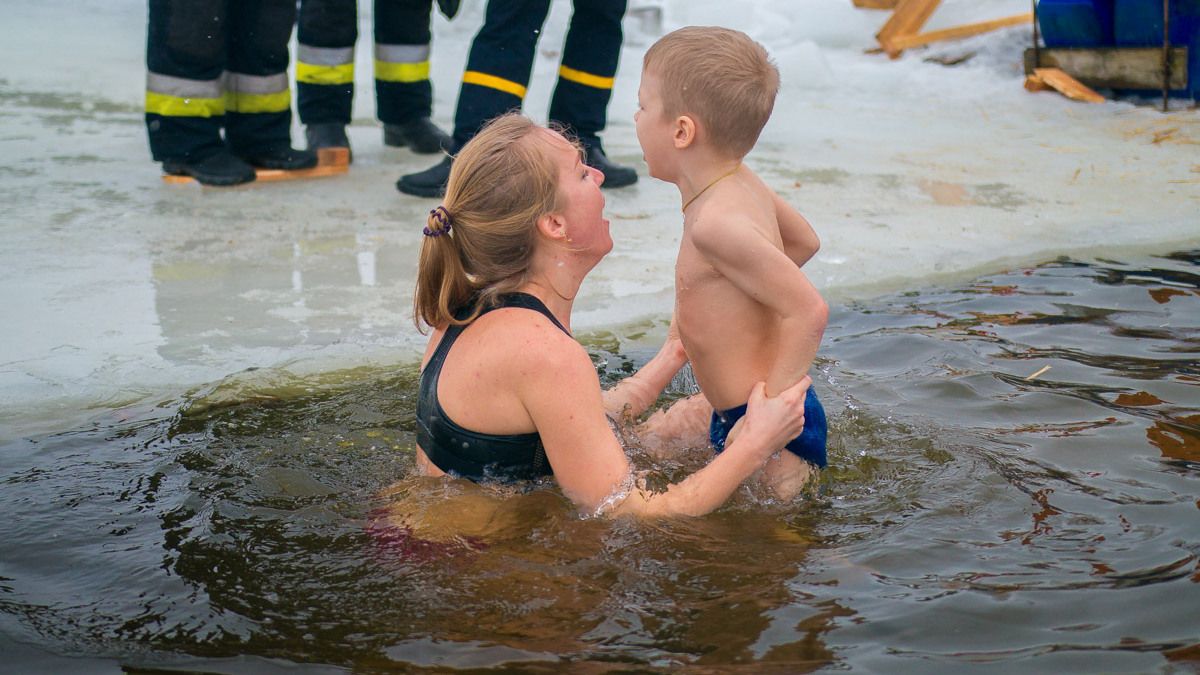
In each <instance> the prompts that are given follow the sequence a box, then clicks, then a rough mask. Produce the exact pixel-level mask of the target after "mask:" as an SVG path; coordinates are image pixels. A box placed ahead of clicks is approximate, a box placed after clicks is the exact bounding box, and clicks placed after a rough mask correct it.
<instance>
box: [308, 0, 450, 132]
mask: <svg viewBox="0 0 1200 675" xmlns="http://www.w3.org/2000/svg"><path fill="white" fill-rule="evenodd" d="M432 7H433V3H432V0H375V3H374V20H375V101H376V114H377V116H378V117H379V120H380V121H381V122H383V123H384V124H404V123H406V122H411V121H412V120H415V119H418V118H421V117H429V116H430V111H431V110H432V106H433V90H432V87H431V86H430V84H429V41H430V31H429V18H430V13H431V12H432ZM298 38H299V42H300V51H299V53H298V55H297V59H296V90H297V108H298V109H299V112H300V121H301V122H303V123H304V124H325V123H338V124H349V123H350V112H351V104H352V102H353V100H354V43H355V42H356V41H357V39H358V3H357V0H301V2H300V29H299V33H298Z"/></svg>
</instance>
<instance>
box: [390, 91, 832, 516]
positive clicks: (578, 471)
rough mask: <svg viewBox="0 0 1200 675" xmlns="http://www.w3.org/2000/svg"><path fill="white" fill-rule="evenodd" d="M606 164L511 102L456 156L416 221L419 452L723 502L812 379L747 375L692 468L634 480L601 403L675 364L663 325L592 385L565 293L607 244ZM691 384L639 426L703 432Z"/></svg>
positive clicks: (669, 371) (690, 501)
mask: <svg viewBox="0 0 1200 675" xmlns="http://www.w3.org/2000/svg"><path fill="white" fill-rule="evenodd" d="M602 182H604V174H602V173H600V172H599V171H597V170H596V169H593V168H591V167H589V166H587V165H586V164H584V163H583V161H582V156H581V154H580V150H579V148H578V147H577V146H575V145H573V144H572V143H571V142H570V141H568V140H567V139H566V138H564V137H563V136H562V135H560V134H559V133H557V132H555V131H552V130H550V129H547V128H544V127H540V126H538V125H536V124H534V123H533V122H531V121H530V120H528V119H527V118H525V117H522V116H520V115H516V114H511V115H506V116H504V117H501V118H498V119H497V120H495V121H493V122H491V123H490V124H489V125H488V126H487V127H486V128H485V129H484V130H483V131H482V132H480V133H479V134H478V135H476V136H475V138H474V139H472V140H471V142H470V143H468V144H467V145H466V146H465V147H464V148H463V149H462V151H461V152H460V153H459V154H458V155H457V157H456V158H455V161H454V167H453V170H452V171H451V173H450V182H449V184H448V186H447V189H446V196H445V199H444V201H443V203H442V205H440V206H438V207H437V208H435V209H434V210H433V211H431V212H430V216H429V219H428V223H427V226H426V227H425V229H424V234H425V242H424V244H423V246H422V248H421V256H420V263H419V269H418V274H417V286H416V293H415V299H414V312H415V317H416V320H417V321H418V325H420V324H421V323H423V324H425V325H427V326H430V327H432V328H434V330H433V334H432V335H431V336H430V339H429V346H428V348H427V349H426V352H425V357H424V363H423V366H422V373H421V385H420V393H419V399H418V404H417V444H418V449H417V465H418V468H419V471H420V472H422V473H424V474H426V475H430V476H439V475H443V474H447V473H448V474H452V475H457V476H461V477H464V478H468V479H470V480H473V481H477V482H478V481H489V480H499V481H511V480H522V479H529V478H536V477H540V476H548V475H553V476H554V478H555V480H556V481H557V482H558V484H559V486H560V487H561V489H562V491H563V493H564V494H565V495H566V496H567V497H568V498H569V499H571V500H572V501H573V502H574V503H575V504H576V505H577V506H578V507H580V508H581V509H583V510H585V511H587V512H591V513H596V512H600V511H603V512H605V513H616V514H620V513H634V514H643V515H701V514H704V513H707V512H709V511H711V510H713V509H715V508H717V507H718V506H720V505H721V504H723V503H724V502H725V500H726V499H728V498H729V496H730V495H731V494H732V493H733V491H734V490H735V489H736V488H737V487H738V486H739V485H740V484H741V483H742V482H743V481H744V480H746V479H747V478H748V477H750V475H751V474H753V473H754V472H755V471H756V470H758V469H759V468H760V467H762V465H763V464H764V463H765V462H766V460H767V459H768V458H769V457H770V456H771V454H772V453H773V452H774V451H775V450H777V449H779V448H781V447H783V446H784V444H785V443H786V442H787V441H788V440H789V439H791V438H794V437H795V436H796V435H798V434H799V433H800V431H801V430H802V429H803V427H804V397H805V391H806V389H807V388H808V385H809V384H810V381H809V380H808V378H805V380H803V381H802V382H800V383H799V384H797V385H796V386H795V387H792V388H791V389H789V390H787V391H785V392H784V393H782V394H781V395H780V396H778V397H775V398H766V397H765V396H764V395H763V392H762V384H761V383H760V384H759V385H758V386H756V387H755V390H754V392H753V394H752V396H751V398H750V403H749V406H750V409H749V412H748V414H747V416H746V418H745V421H744V424H743V427H742V429H741V430H740V433H739V434H738V435H737V436H736V438H735V439H734V440H733V441H732V442H731V443H730V445H729V446H728V448H727V449H726V450H725V452H723V453H721V454H720V455H718V456H717V457H715V458H714V459H713V460H712V461H711V462H709V463H708V465H707V466H705V467H704V468H703V469H701V470H699V471H697V472H695V473H694V474H692V475H691V476H689V477H687V478H686V479H685V480H683V481H680V482H679V483H676V484H673V485H671V486H670V487H669V488H668V489H667V490H665V491H662V492H653V493H652V492H647V491H643V490H633V489H631V487H632V478H631V469H630V464H629V461H628V459H627V458H626V456H625V453H624V451H623V449H622V447H621V445H620V443H619V442H618V440H617V438H616V437H615V435H614V433H613V431H612V429H611V428H610V427H609V424H608V421H607V419H606V414H610V415H627V416H637V415H640V414H641V413H643V412H644V411H645V410H646V409H647V408H648V407H649V406H650V405H651V404H652V403H653V402H654V401H655V399H656V398H657V397H658V395H659V394H660V393H661V391H662V390H663V388H664V387H665V386H666V385H667V383H668V382H670V380H671V378H672V377H673V376H674V375H675V373H676V372H677V371H678V370H679V369H680V368H681V367H682V366H683V365H684V364H685V363H686V361H687V355H686V354H685V353H684V350H683V346H682V345H681V344H680V342H679V339H678V337H677V336H676V335H675V334H674V331H673V330H672V331H671V334H670V335H669V336H668V339H667V341H666V343H665V344H664V345H663V347H662V349H661V350H660V351H659V352H658V354H657V355H656V356H655V357H654V358H652V359H651V360H650V361H649V362H648V363H647V364H646V365H645V366H644V367H642V369H641V370H639V371H638V373H636V374H635V375H633V376H631V377H629V378H626V379H625V380H623V381H622V382H621V383H619V384H618V385H617V386H615V387H614V388H612V389H610V390H608V391H606V392H602V391H601V388H600V381H599V378H598V377H597V375H596V371H595V368H594V366H593V365H592V361H591V359H590V358H589V357H588V354H587V352H586V351H585V350H584V348H583V346H582V345H580V344H579V343H578V342H576V341H575V340H574V338H572V337H571V332H570V331H571V308H572V304H573V301H574V299H575V295H576V293H577V292H578V290H579V287H580V285H581V284H582V283H583V279H584V277H585V276H587V274H588V272H590V271H591V270H592V268H593V267H595V266H596V264H597V263H598V262H600V260H601V258H603V257H604V256H605V255H606V254H607V253H608V252H609V251H610V250H611V249H612V238H611V237H610V235H609V228H608V221H607V220H605V218H604V216H603V210H604V196H603V194H601V192H600V184H601V183H602ZM706 405H707V404H706V403H704V401H703V399H702V398H700V397H693V398H692V399H685V400H684V401H681V402H679V403H677V404H676V405H675V406H674V407H673V408H672V409H671V410H669V411H667V413H666V414H661V413H660V414H658V415H656V416H655V417H653V418H651V420H649V421H648V422H647V423H646V425H644V426H645V427H646V430H647V431H648V432H650V433H657V434H658V435H659V436H660V437H668V436H669V437H676V438H678V437H680V436H682V435H683V432H684V431H686V432H687V433H688V434H691V435H693V436H695V437H697V438H700V437H702V434H703V430H704V429H705V428H706V425H707V419H708V418H707V416H708V414H709V413H710V412H711V409H708V408H707V407H705V406H706Z"/></svg>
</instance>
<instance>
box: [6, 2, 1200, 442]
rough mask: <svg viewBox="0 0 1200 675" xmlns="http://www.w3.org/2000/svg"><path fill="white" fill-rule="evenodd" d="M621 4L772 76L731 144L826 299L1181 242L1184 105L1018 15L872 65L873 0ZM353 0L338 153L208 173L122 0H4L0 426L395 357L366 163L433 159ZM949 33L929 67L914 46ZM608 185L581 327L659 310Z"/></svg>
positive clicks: (631, 95)
mask: <svg viewBox="0 0 1200 675" xmlns="http://www.w3.org/2000/svg"><path fill="white" fill-rule="evenodd" d="M361 4H363V5H369V3H361ZM464 4H465V7H464V10H463V12H462V14H461V15H460V17H459V18H458V19H456V20H455V21H453V22H446V21H445V20H444V19H442V18H441V17H437V18H435V22H434V56H433V79H434V89H435V111H434V115H435V118H436V119H437V120H438V121H439V122H440V123H442V124H443V125H444V126H446V127H449V126H450V122H451V117H452V115H453V109H454V102H455V99H456V97H457V93H458V91H457V81H458V78H459V76H460V75H461V72H462V67H463V65H464V62H465V60H466V52H467V49H468V47H469V45H470V39H471V36H472V35H473V34H474V32H475V30H476V29H477V28H478V26H479V24H480V23H481V21H482V2H481V0H468V1H467V2H466V3H464ZM631 4H632V6H634V7H654V6H659V5H661V6H662V10H663V11H662V12H661V23H662V24H663V27H664V28H666V29H670V28H673V27H676V26H680V25H685V24H721V25H726V26H730V27H734V28H739V29H742V30H745V31H746V32H748V33H749V34H750V35H751V36H753V37H755V38H756V39H758V40H760V41H761V42H762V43H763V44H765V45H766V46H767V48H768V49H769V50H770V52H771V53H772V54H773V55H774V57H775V58H776V60H777V61H778V63H779V66H780V69H781V72H782V76H783V91H782V93H781V96H780V99H779V101H778V103H777V106H776V112H775V115H774V118H773V119H772V121H771V123H770V124H769V125H768V127H767V129H766V131H765V133H764V136H763V138H762V141H761V142H760V144H759V146H758V148H757V149H756V150H755V151H754V153H753V154H752V155H751V158H750V163H751V165H752V166H753V167H755V168H756V169H757V170H759V171H760V172H761V174H762V175H763V176H764V177H765V178H766V179H767V180H768V182H770V183H771V184H772V185H774V186H775V187H776V188H777V189H778V190H779V191H780V192H781V193H782V194H784V195H785V196H786V197H787V198H788V199H789V200H791V201H792V202H793V203H794V204H795V205H796V206H797V207H799V208H800V210H801V211H802V212H803V213H805V214H806V215H807V216H808V217H809V219H810V220H811V221H812V222H813V223H814V225H815V226H816V227H817V229H818V232H819V233H820V235H821V236H822V239H823V243H824V247H823V249H822V251H821V253H820V254H819V256H818V257H817V258H816V259H815V260H814V261H813V262H812V263H811V264H810V267H809V268H810V275H811V277H812V278H813V279H814V281H815V282H816V283H817V284H818V286H819V287H820V288H821V289H822V291H823V292H824V293H825V294H826V295H827V296H828V297H829V298H831V299H832V300H833V301H835V302H837V301H845V300H849V299H855V298H864V297H869V296H871V295H875V294H878V293H882V292H887V291H891V290H896V289H901V288H909V287H920V286H926V285H929V284H934V283H941V282H947V281H952V280H955V279H961V278H965V277H968V276H970V275H974V274H978V273H984V272H988V271H994V270H998V269H1001V268H1005V267H1008V266H1012V265H1017V264H1022V263H1029V262H1036V261H1040V260H1044V259H1047V258H1052V257H1055V256H1059V255H1064V254H1070V255H1108V256H1114V257H1120V256H1121V255H1123V254H1124V253H1127V252H1130V251H1134V250H1136V251H1153V252H1161V251H1167V250H1170V249H1173V248H1176V247H1194V246H1196V245H1197V244H1198V243H1200V151H1198V145H1200V117H1198V116H1197V112H1196V110H1195V109H1189V108H1188V107H1187V105H1185V104H1182V103H1178V102H1177V103H1176V104H1175V107H1176V110H1174V111H1173V112H1171V113H1170V114H1166V115H1164V114H1162V113H1161V112H1158V111H1157V110H1156V109H1154V108H1153V107H1150V106H1145V107H1137V106H1134V105H1131V104H1129V103H1123V102H1109V103H1104V104H1100V105H1084V104H1080V103H1074V102H1071V101H1068V100H1066V99H1063V98H1061V97H1059V96H1057V95H1054V94H1045V93H1043V94H1030V93H1027V92H1026V91H1024V89H1023V88H1022V86H1021V84H1022V73H1021V71H1020V59H1021V50H1022V49H1023V48H1024V47H1025V46H1026V45H1027V44H1028V42H1029V39H1030V36H1029V29H1028V28H1013V29H1007V30H1004V31H1001V32H997V33H992V34H988V35H984V36H980V37H976V38H973V39H970V40H967V41H963V42H955V43H947V44H944V45H939V46H936V47H933V48H930V49H927V50H915V51H912V52H909V53H908V54H906V55H905V56H904V57H903V58H901V59H899V60H896V61H890V60H888V59H887V58H886V57H884V56H878V55H868V54H864V49H866V48H868V47H871V46H872V45H873V42H874V40H873V35H874V33H875V32H876V31H877V30H878V28H879V27H880V26H881V25H882V23H883V21H884V20H885V19H886V17H887V13H886V12H876V11H868V10H859V9H855V8H854V7H853V6H852V5H851V3H850V0H773V1H768V0H663V2H661V3H658V2H655V1H654V0H640V1H639V0H634V2H632V3H631ZM363 10H364V12H363V17H362V22H363V30H362V34H363V35H364V39H362V40H360V43H359V58H358V62H359V64H360V65H359V69H358V76H357V80H358V83H359V87H358V95H357V97H356V102H355V116H356V119H355V123H354V125H353V126H352V127H351V130H350V133H351V140H352V143H353V145H354V151H355V162H354V165H353V167H352V169H351V171H350V173H349V174H348V175H346V176H343V177H337V178H331V179H324V180H314V181H309V182H294V183H276V184H268V185H261V186H255V187H250V188H244V189H227V190H219V189H201V188H199V187H196V186H170V185H165V184H163V183H162V182H161V181H160V180H159V168H158V166H157V165H155V164H153V163H152V162H151V161H150V158H149V151H148V149H147V145H146V140H145V129H144V126H143V122H142V113H141V110H142V96H143V84H144V73H145V69H144V49H145V11H146V3H145V2H143V1H142V0H72V1H70V2H67V1H66V0H43V1H42V2H36V3H15V2H10V3H6V8H5V13H6V20H5V21H4V23H3V25H2V26H0V58H2V60H3V63H4V64H5V67H4V71H3V74H2V75H0V149H2V152H0V202H2V203H3V204H4V205H5V207H4V214H3V215H2V216H0V303H2V305H3V316H4V317H5V322H4V323H5V327H4V331H3V334H2V335H0V439H5V438H12V437H15V436H20V435H26V434H30V433H37V432H40V431H47V430H57V429H67V428H72V427H74V426H76V425H78V424H80V423H82V422H84V421H86V420H87V419H88V418H89V417H90V416H93V415H96V414H100V413H107V412H108V411H112V410H114V409H117V408H121V407H124V406H130V405H153V404H154V403H155V402H157V401H160V400H164V399H167V398H177V397H178V396H179V395H181V394H182V393H183V392H186V391H188V390H189V389H190V388H193V387H196V386H199V385H202V384H204V383H209V382H213V381H216V380H219V379H220V378H222V377H224V376H226V375H229V374H231V373H235V372H238V371H242V370H244V369H247V368H252V367H266V368H272V369H281V370H285V371H292V372H295V371H300V372H306V373H309V372H325V371H329V370H334V369H338V368H343V367H347V366H352V365H362V364H369V365H373V366H386V365H389V364H404V363H412V362H413V361H415V360H416V359H417V357H418V355H419V353H420V349H421V347H422V345H423V342H424V338H423V337H422V336H421V335H420V334H419V333H418V332H417V331H416V329H415V328H414V327H413V326H412V321H411V305H410V303H411V292H412V285H413V275H414V269H415V261H416V251H417V247H418V246H419V244H420V239H421V237H420V228H421V225H422V223H423V220H424V214H425V212H426V211H427V210H428V209H429V208H430V207H431V206H432V205H433V204H434V202H431V201H429V200H420V199H414V198H409V197H405V196H402V195H400V194H398V193H397V192H396V191H395V189H394V188H393V182H394V181H395V179H396V178H397V177H398V176H399V175H400V174H402V173H407V172H410V171H414V170H420V169H423V168H425V167H426V166H428V165H430V164H431V161H432V160H431V159H430V158H429V157H428V156H418V155H413V154H411V153H409V152H407V151H405V150H397V149H391V148H386V147H384V146H383V145H382V143H381V138H380V130H379V128H378V126H377V124H376V123H375V122H374V120H373V115H374V102H373V100H372V86H371V82H370V77H371V73H370V66H369V64H370V39H369V36H370V34H371V31H370V28H369V7H365V6H364V8H363ZM1027 10H1028V2H1026V1H1025V0H946V2H944V3H943V7H942V8H941V9H940V10H939V11H938V12H937V13H936V14H935V15H934V17H933V19H932V20H931V22H930V24H929V28H931V29H932V28H939V27H946V26H950V25H956V24H960V23H966V22H970V21H979V20H984V19H989V18H996V17H1000V16H1006V15H1008V14H1015V13H1019V12H1023V11H1027ZM569 15H570V3H569V1H568V0H555V2H554V6H553V10H552V15H551V18H550V20H549V21H548V23H547V26H546V30H545V31H544V38H543V40H542V42H541V45H540V47H539V57H538V60H537V62H536V65H535V70H534V76H533V81H532V83H531V86H530V89H529V96H528V99H527V106H526V110H527V111H528V112H529V113H530V114H531V115H532V116H533V117H535V118H537V119H544V118H545V114H546V109H547V107H548V98H549V95H550V91H551V89H552V87H553V81H554V74H555V71H556V68H557V58H558V52H559V50H560V49H561V44H562V36H563V33H564V31H565V28H566V24H567V20H568V18H569ZM654 25H655V21H654V17H653V13H651V12H646V13H639V14H638V15H635V16H630V17H629V18H628V19H627V29H628V30H627V33H628V34H627V40H626V46H625V48H624V51H623V53H622V60H621V68H620V71H619V72H618V74H617V86H616V90H615V93H614V98H613V102H612V104H611V106H610V108H609V119H610V123H609V129H608V131H607V133H606V136H605V143H606V145H607V147H608V150H609V153H610V155H612V156H613V157H614V158H615V159H617V160H619V161H623V162H629V163H635V164H638V165H639V166H641V164H640V162H641V155H640V152H639V150H638V148H637V142H636V139H635V137H634V134H633V125H632V115H633V111H634V109H635V107H636V102H635V99H636V91H637V81H638V75H639V70H640V63H641V55H642V53H643V52H644V50H645V48H646V47H647V46H648V45H649V44H650V42H652V41H653V39H654V37H655V35H654V34H652V32H653V30H654ZM968 54H971V55H973V56H972V57H971V58H970V59H969V60H967V61H966V62H965V63H963V64H962V65H959V66H956V67H946V66H943V65H939V64H937V63H932V62H928V61H927V60H926V57H928V56H930V55H941V56H947V57H959V56H965V55H968ZM294 137H295V138H297V139H299V138H302V134H301V133H300V131H299V127H298V126H297V127H296V131H295V133H294ZM643 173H644V171H643ZM607 196H608V211H609V215H610V218H611V220H612V227H613V235H614V239H615V241H616V246H615V249H614V251H613V253H612V254H611V255H610V256H609V258H608V259H606V260H605V261H604V262H603V263H602V264H601V266H600V267H599V268H597V270H596V271H595V272H594V274H593V276H592V277H591V278H590V280H589V282H588V283H587V284H586V285H585V287H584V289H583V293H582V296H581V298H580V302H579V303H578V305H577V315H576V323H575V327H576V329H577V330H581V331H584V332H586V331H588V330H590V329H599V328H602V327H606V326H610V325H619V324H624V323H627V322H631V321H636V320H641V319H646V318H655V319H662V318H665V317H666V316H667V315H669V313H670V309H671V281H672V274H671V267H672V264H673V262H674V248H675V245H676V243H677V242H678V236H679V226H680V217H679V214H678V207H679V200H678V195H677V194H676V193H675V192H674V189H673V188H672V187H671V186H668V185H665V184H662V183H657V182H655V181H652V180H650V179H648V178H645V177H643V180H642V181H641V182H640V183H639V184H638V185H637V186H636V187H633V188H629V189H624V190H615V191H610V192H608V193H607Z"/></svg>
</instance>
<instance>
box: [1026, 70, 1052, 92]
mask: <svg viewBox="0 0 1200 675" xmlns="http://www.w3.org/2000/svg"><path fill="white" fill-rule="evenodd" d="M1050 88H1051V87H1050V85H1048V84H1046V81H1045V80H1043V79H1042V78H1041V76H1040V75H1034V74H1033V73H1030V74H1029V75H1026V76H1025V91H1046V90H1047V89H1050Z"/></svg>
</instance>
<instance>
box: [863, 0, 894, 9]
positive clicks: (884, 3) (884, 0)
mask: <svg viewBox="0 0 1200 675" xmlns="http://www.w3.org/2000/svg"><path fill="white" fill-rule="evenodd" d="M899 1H900V0H854V6H855V7H860V8H862V9H895V8H896V3H898V2H899Z"/></svg>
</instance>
